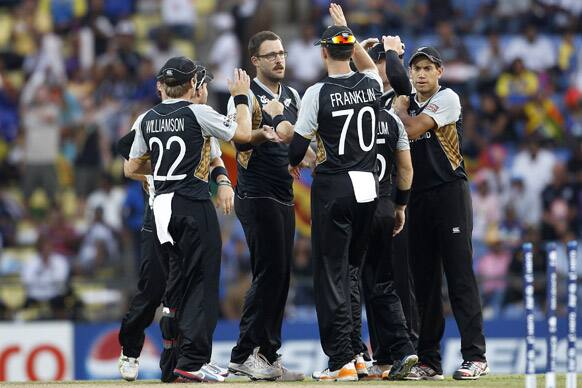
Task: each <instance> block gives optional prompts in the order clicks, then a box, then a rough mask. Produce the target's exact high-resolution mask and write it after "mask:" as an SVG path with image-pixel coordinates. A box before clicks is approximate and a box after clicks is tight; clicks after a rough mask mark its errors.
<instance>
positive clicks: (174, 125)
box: [145, 118, 184, 133]
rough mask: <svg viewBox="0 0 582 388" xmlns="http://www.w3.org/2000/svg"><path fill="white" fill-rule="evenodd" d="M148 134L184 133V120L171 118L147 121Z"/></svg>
mask: <svg viewBox="0 0 582 388" xmlns="http://www.w3.org/2000/svg"><path fill="white" fill-rule="evenodd" d="M145 124H146V128H145V130H146V132H147V133H155V132H184V118H169V119H157V120H147V121H146V123H145Z"/></svg>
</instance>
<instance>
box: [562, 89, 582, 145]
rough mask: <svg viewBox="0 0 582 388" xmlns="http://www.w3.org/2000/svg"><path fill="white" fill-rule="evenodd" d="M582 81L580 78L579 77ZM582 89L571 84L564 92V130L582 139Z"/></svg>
mask: <svg viewBox="0 0 582 388" xmlns="http://www.w3.org/2000/svg"><path fill="white" fill-rule="evenodd" d="M581 81H582V78H581ZM581 90H582V89H577V88H576V87H575V86H572V87H571V88H570V89H568V91H567V92H566V96H565V98H564V100H565V106H566V124H565V125H566V132H567V134H568V135H569V136H571V137H575V138H578V139H582V92H581Z"/></svg>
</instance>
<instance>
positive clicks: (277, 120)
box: [273, 115, 288, 132]
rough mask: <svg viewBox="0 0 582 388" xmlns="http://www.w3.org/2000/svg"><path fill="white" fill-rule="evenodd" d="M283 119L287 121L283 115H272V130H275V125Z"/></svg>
mask: <svg viewBox="0 0 582 388" xmlns="http://www.w3.org/2000/svg"><path fill="white" fill-rule="evenodd" d="M283 121H288V120H287V119H286V118H285V116H283V115H277V116H275V117H273V130H274V131H275V132H277V125H279V124H281V123H282V122H283Z"/></svg>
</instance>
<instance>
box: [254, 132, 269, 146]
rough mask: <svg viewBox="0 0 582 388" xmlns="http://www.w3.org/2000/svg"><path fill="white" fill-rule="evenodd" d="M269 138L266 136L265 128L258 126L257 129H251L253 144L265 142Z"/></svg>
mask: <svg viewBox="0 0 582 388" xmlns="http://www.w3.org/2000/svg"><path fill="white" fill-rule="evenodd" d="M267 140H268V139H267V137H266V136H265V131H263V128H257V129H253V130H252V131H251V144H252V145H254V146H255V145H259V144H263V143H264V142H266V141H267Z"/></svg>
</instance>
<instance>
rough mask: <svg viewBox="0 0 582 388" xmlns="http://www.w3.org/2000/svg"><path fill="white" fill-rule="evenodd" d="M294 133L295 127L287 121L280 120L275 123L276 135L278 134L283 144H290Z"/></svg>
mask: <svg viewBox="0 0 582 388" xmlns="http://www.w3.org/2000/svg"><path fill="white" fill-rule="evenodd" d="M294 133H295V127H294V126H293V124H291V123H290V122H289V121H282V122H281V123H280V124H279V125H277V135H279V137H280V138H281V141H282V142H283V143H285V144H291V140H293V134H294Z"/></svg>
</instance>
